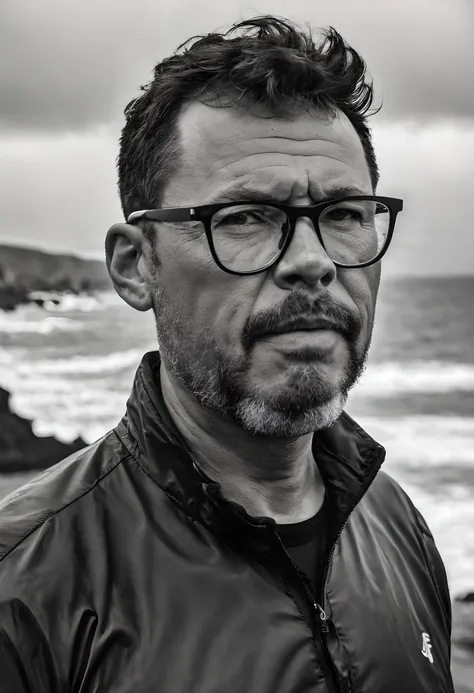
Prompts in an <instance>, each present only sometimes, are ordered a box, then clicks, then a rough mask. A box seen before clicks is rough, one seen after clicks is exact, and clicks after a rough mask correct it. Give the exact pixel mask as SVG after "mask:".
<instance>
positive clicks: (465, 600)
mask: <svg viewBox="0 0 474 693" xmlns="http://www.w3.org/2000/svg"><path fill="white" fill-rule="evenodd" d="M456 601H457V602H460V603H461V604H474V592H466V594H464V595H462V596H459V597H456Z"/></svg>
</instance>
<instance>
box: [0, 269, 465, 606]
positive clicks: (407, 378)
mask: <svg viewBox="0 0 474 693" xmlns="http://www.w3.org/2000/svg"><path fill="white" fill-rule="evenodd" d="M473 298H474V277H463V278H426V279H414V278H410V279H397V280H383V281H382V288H381V292H380V296H379V303H378V310H377V316H376V325H375V330H374V337H373V343H372V348H371V354H370V358H369V363H368V366H367V369H366V372H365V374H364V376H363V377H362V379H361V381H360V383H359V384H358V385H357V386H356V387H355V389H354V391H353V393H352V394H351V396H350V398H349V402H348V406H347V410H348V412H349V413H350V414H351V415H352V416H354V417H355V418H356V419H357V420H358V421H359V423H360V424H361V425H362V426H363V427H364V428H365V429H366V430H367V432H368V433H370V435H372V436H373V437H374V438H376V439H377V440H378V441H379V442H380V443H382V444H383V445H385V447H386V448H387V460H386V462H385V464H384V468H385V470H386V471H387V472H389V473H390V474H391V475H392V476H393V477H395V478H396V479H397V481H398V482H399V483H400V484H401V485H402V486H403V488H404V489H405V490H406V491H407V492H408V493H409V495H410V496H411V498H412V499H413V501H414V502H415V504H416V505H417V507H418V508H419V510H420V511H421V512H422V514H423V515H424V516H425V518H426V520H427V522H428V524H429V526H430V528H431V530H432V532H433V534H434V537H435V540H436V543H437V545H438V548H439V550H440V552H441V554H442V556H443V558H444V561H445V564H446V567H447V572H448V578H449V582H450V586H451V591H452V594H453V596H454V595H458V594H462V593H464V592H466V591H474V311H473V305H472V302H473ZM156 345H157V342H156V337H155V330H154V324H153V321H152V315H151V314H148V313H146V314H143V313H138V312H135V311H133V310H132V309H131V308H129V307H128V306H126V305H125V304H124V303H122V302H121V301H120V300H119V299H118V298H117V297H116V296H115V295H113V294H103V295H100V296H98V297H97V298H90V297H68V298H67V300H65V301H64V302H63V303H62V304H60V305H59V306H56V305H53V304H50V305H47V308H40V307H38V306H35V305H29V306H23V307H21V308H19V309H17V310H16V311H15V312H13V313H1V312H0V386H3V387H5V388H6V389H7V390H9V391H10V392H11V393H12V406H13V408H14V409H15V411H16V412H17V413H19V414H20V415H22V416H26V417H28V418H30V419H32V420H33V422H34V424H33V426H34V431H35V432H36V433H37V434H38V435H50V434H54V435H55V436H57V437H58V438H60V439H61V440H64V441H68V440H72V439H74V438H76V437H77V436H78V435H80V436H82V437H83V438H84V440H86V441H87V442H93V441H94V440H96V439H97V438H99V437H100V436H102V435H103V434H104V433H105V432H106V431H108V430H109V429H110V428H112V427H113V426H114V425H115V424H116V422H117V421H118V419H119V418H120V417H121V416H122V414H123V411H124V407H125V403H126V400H127V397H128V394H129V391H130V388H131V385H132V381H133V376H134V372H135V369H136V367H137V365H138V363H139V361H140V358H141V356H142V354H143V353H145V352H146V351H148V350H150V349H155V348H156ZM25 478H26V477H25V476H24V475H21V474H20V475H11V476H9V477H5V476H4V477H3V478H0V494H3V493H5V492H6V491H7V490H9V489H10V488H13V487H14V486H16V485H18V484H19V483H20V482H21V481H23V480H24V479H25Z"/></svg>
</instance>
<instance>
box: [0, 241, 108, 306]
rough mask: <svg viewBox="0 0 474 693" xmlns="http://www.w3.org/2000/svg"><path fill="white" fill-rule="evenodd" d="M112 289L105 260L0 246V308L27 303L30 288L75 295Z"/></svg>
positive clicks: (31, 289)
mask: <svg viewBox="0 0 474 693" xmlns="http://www.w3.org/2000/svg"><path fill="white" fill-rule="evenodd" d="M111 288H112V285H111V282H110V279H109V276H108V274H107V269H106V267H105V262H102V261H99V260H89V259H85V258H81V257H78V256H75V255H61V254H55V253H46V252H44V251H41V250H36V249H33V248H19V247H16V246H11V245H0V309H3V310H13V309H14V308H15V307H16V306H17V305H19V304H21V303H28V295H29V293H30V292H31V291H54V292H59V293H61V292H72V293H75V294H77V293H81V292H86V293H91V292H94V291H107V290H110V289H111Z"/></svg>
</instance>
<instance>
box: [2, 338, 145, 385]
mask: <svg viewBox="0 0 474 693" xmlns="http://www.w3.org/2000/svg"><path fill="white" fill-rule="evenodd" d="M149 349H156V344H153V345H150V346H149ZM147 350H148V348H147V347H145V348H143V347H141V348H140V349H129V350H127V351H119V352H112V353H110V354H105V355H103V356H93V357H91V356H71V358H67V359H60V358H58V359H42V360H38V361H34V362H32V361H22V362H19V363H18V364H17V365H16V372H17V374H18V375H19V376H20V377H23V376H28V377H38V376H44V375H51V376H58V375H62V376H77V375H82V376H96V375H98V376H99V377H100V376H104V375H109V374H110V373H119V372H120V371H122V370H124V369H126V368H130V367H132V366H138V364H139V362H140V360H141V358H142V356H143V354H144V353H145V352H146V351H147Z"/></svg>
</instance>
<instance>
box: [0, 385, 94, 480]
mask: <svg viewBox="0 0 474 693" xmlns="http://www.w3.org/2000/svg"><path fill="white" fill-rule="evenodd" d="M9 399H10V394H9V393H8V392H7V391H6V390H4V389H3V388H1V387H0V473H12V472H21V471H29V470H32V471H33V470H40V469H46V467H50V466H51V465H53V464H56V462H59V461H60V460H62V459H64V458H65V457H67V456H68V455H70V454H72V453H73V452H76V451H77V450H80V449H81V448H83V447H85V446H86V443H85V442H84V441H83V440H81V438H77V439H76V440H75V441H73V442H72V443H62V442H61V441H59V440H57V439H56V438H54V437H53V436H48V437H39V436H36V435H35V434H34V433H33V429H32V427H31V422H30V421H28V419H23V418H22V417H21V416H18V415H17V414H15V413H14V412H12V411H11V409H10V403H9Z"/></svg>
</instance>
